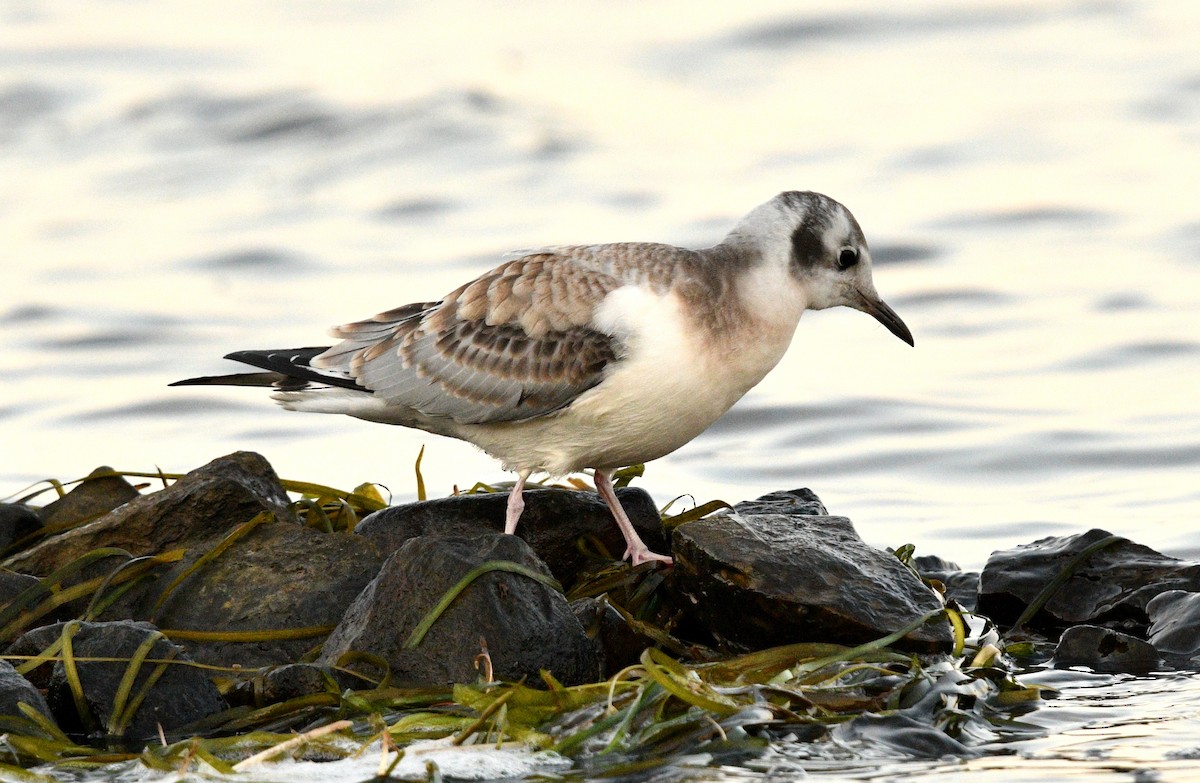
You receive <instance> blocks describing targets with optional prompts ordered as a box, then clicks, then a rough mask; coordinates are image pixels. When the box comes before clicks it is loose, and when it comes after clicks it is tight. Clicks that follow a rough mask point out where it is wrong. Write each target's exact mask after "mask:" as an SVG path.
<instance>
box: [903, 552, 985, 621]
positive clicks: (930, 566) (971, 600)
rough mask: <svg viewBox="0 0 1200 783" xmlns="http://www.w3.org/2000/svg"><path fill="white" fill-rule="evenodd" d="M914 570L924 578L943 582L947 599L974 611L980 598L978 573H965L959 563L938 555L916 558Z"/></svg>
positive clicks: (914, 559)
mask: <svg viewBox="0 0 1200 783" xmlns="http://www.w3.org/2000/svg"><path fill="white" fill-rule="evenodd" d="M913 568H916V569H917V573H919V574H920V575H921V576H922V577H923V578H925V579H929V580H937V581H939V582H941V583H942V586H943V587H945V589H946V593H945V595H946V597H947V598H953V599H954V600H955V601H957V602H958V605H959V606H961V607H962V608H964V609H966V610H967V611H974V609H975V601H976V600H977V599H978V597H979V572H978V571H963V570H962V569H961V568H959V567H958V564H957V563H952V562H950V561H949V560H944V559H942V558H940V557H938V556H937V555H922V556H920V557H914V558H913Z"/></svg>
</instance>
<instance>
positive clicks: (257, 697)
mask: <svg viewBox="0 0 1200 783" xmlns="http://www.w3.org/2000/svg"><path fill="white" fill-rule="evenodd" d="M258 675H259V676H256V677H255V678H254V679H253V680H247V681H245V682H240V683H238V685H237V686H236V687H235V688H234V689H233V690H232V691H230V692H229V694H228V696H227V698H228V700H229V701H230V702H231V703H236V704H243V705H249V706H251V707H254V708H259V707H265V706H267V705H268V704H278V703H279V702H283V701H287V700H288V699H296V698H300V697H303V696H311V695H313V694H317V693H328V692H333V693H340V692H341V691H342V686H341V684H340V683H339V680H338V676H337V675H336V674H335V673H334V672H332V671H331V670H330V669H329V667H327V666H316V665H314V664H311V663H293V664H288V665H287V666H274V667H270V668H267V669H263V670H260V671H259V673H258Z"/></svg>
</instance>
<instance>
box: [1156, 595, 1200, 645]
mask: <svg viewBox="0 0 1200 783" xmlns="http://www.w3.org/2000/svg"><path fill="white" fill-rule="evenodd" d="M1146 612H1147V613H1148V614H1149V615H1150V631H1149V633H1148V634H1147V637H1148V638H1149V640H1150V643H1151V644H1153V645H1154V648H1155V649H1156V650H1158V651H1159V652H1160V653H1163V654H1164V655H1179V656H1187V657H1189V658H1190V657H1193V656H1197V655H1200V592H1196V593H1192V592H1187V591H1185V590H1167V591H1166V592H1163V593H1159V594H1158V595H1157V596H1155V597H1154V598H1153V599H1152V600H1151V601H1150V603H1149V604H1147V605H1146Z"/></svg>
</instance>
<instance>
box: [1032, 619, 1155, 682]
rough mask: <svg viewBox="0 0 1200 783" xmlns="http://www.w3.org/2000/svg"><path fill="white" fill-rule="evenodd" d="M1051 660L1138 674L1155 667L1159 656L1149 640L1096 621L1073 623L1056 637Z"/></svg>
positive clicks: (1071, 664)
mask: <svg viewBox="0 0 1200 783" xmlns="http://www.w3.org/2000/svg"><path fill="white" fill-rule="evenodd" d="M1054 663H1055V665H1057V666H1077V665H1079V666H1087V667H1089V668H1091V669H1093V670H1095V671H1098V672H1129V673H1131V674H1141V673H1144V672H1148V671H1153V670H1154V669H1156V668H1158V665H1159V657H1158V652H1157V651H1156V650H1155V649H1154V646H1153V645H1152V644H1150V643H1148V642H1144V641H1142V640H1141V639H1138V638H1137V637H1135V636H1130V635H1129V634H1125V633H1120V632H1119V631H1114V630H1112V629H1109V628H1101V627H1100V626H1098V625H1074V626H1071V627H1070V628H1068V629H1067V630H1065V631H1063V635H1062V636H1061V637H1060V638H1059V640H1058V647H1057V648H1056V649H1055V650H1054Z"/></svg>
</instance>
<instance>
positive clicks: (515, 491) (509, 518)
mask: <svg viewBox="0 0 1200 783" xmlns="http://www.w3.org/2000/svg"><path fill="white" fill-rule="evenodd" d="M532 472H533V471H532V470H522V471H518V472H517V483H516V484H514V485H513V488H512V492H509V493H508V512H507V513H506V514H505V515H504V532H505V533H508V534H509V535H510V536H511V535H512V534H513V533H516V532H517V522H520V521H521V512H522V511H524V510H525V496H524V495H523V494H522V493H524V492H525V479H527V478H529V474H530V473H532Z"/></svg>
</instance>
